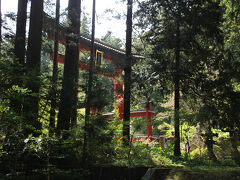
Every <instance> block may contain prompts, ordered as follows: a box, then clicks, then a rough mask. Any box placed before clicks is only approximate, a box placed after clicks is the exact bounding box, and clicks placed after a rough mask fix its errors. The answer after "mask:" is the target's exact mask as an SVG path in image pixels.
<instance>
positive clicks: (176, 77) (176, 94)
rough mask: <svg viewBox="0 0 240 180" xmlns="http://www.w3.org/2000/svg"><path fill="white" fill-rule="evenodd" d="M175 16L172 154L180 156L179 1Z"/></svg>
mask: <svg viewBox="0 0 240 180" xmlns="http://www.w3.org/2000/svg"><path fill="white" fill-rule="evenodd" d="M177 9H178V10H177V11H178V12H177V16H176V44H175V75H174V88H175V92H174V134H175V136H174V156H180V155H181V151H180V131H179V109H180V107H179V99H180V86H179V85H180V84H179V81H180V79H179V73H180V72H179V71H180V67H179V66H180V9H179V2H178V3H177Z"/></svg>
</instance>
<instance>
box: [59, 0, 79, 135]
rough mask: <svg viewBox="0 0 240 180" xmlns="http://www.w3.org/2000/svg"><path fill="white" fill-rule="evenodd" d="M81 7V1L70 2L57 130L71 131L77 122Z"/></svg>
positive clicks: (71, 0) (72, 0)
mask: <svg viewBox="0 0 240 180" xmlns="http://www.w3.org/2000/svg"><path fill="white" fill-rule="evenodd" d="M80 6H81V0H69V2H68V18H69V27H68V32H67V36H66V43H67V45H66V52H65V62H64V74H63V82H62V83H63V84H62V91H61V100H60V106H59V114H58V123H57V129H58V131H60V130H69V129H70V123H71V121H75V117H73V114H75V115H76V113H75V112H76V109H77V106H76V103H75V101H76V99H74V98H76V97H77V95H76V94H77V89H78V74H79V69H78V60H79V36H80Z"/></svg>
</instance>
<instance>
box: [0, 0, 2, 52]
mask: <svg viewBox="0 0 240 180" xmlns="http://www.w3.org/2000/svg"><path fill="white" fill-rule="evenodd" d="M1 50H2V2H1V0H0V55H1Z"/></svg>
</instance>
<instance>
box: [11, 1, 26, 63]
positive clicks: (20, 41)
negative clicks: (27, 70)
mask: <svg viewBox="0 0 240 180" xmlns="http://www.w3.org/2000/svg"><path fill="white" fill-rule="evenodd" d="M27 3H28V0H18V12H17V29H16V38H15V47H14V52H15V55H16V58H17V59H18V62H19V64H21V65H24V63H25V52H26V51H25V42H26V22H27Z"/></svg>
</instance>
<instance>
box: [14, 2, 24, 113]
mask: <svg viewBox="0 0 240 180" xmlns="http://www.w3.org/2000/svg"><path fill="white" fill-rule="evenodd" d="M27 3H28V0H18V12H17V28H16V37H15V46H14V53H15V56H16V60H15V62H14V66H13V67H14V72H15V74H16V76H14V84H17V85H19V86H22V84H23V79H22V76H23V75H24V72H23V68H24V64H25V53H26V50H25V43H26V22H27ZM11 107H12V108H13V110H14V111H15V112H17V113H19V114H20V113H21V111H22V102H20V101H19V100H18V98H12V99H11Z"/></svg>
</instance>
